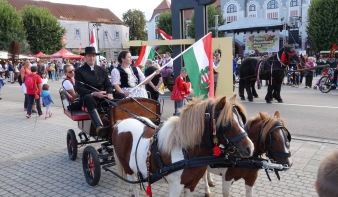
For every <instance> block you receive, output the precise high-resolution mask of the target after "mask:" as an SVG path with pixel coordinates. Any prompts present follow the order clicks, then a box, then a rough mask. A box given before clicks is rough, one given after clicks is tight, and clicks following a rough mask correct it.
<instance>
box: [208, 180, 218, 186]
mask: <svg viewBox="0 0 338 197" xmlns="http://www.w3.org/2000/svg"><path fill="white" fill-rule="evenodd" d="M208 185H209V187H215V186H216V184H215V183H214V182H213V181H210V182H208Z"/></svg>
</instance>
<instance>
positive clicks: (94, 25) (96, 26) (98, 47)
mask: <svg viewBox="0 0 338 197" xmlns="http://www.w3.org/2000/svg"><path fill="white" fill-rule="evenodd" d="M93 27H94V28H96V32H97V33H96V35H97V50H98V51H97V52H98V53H99V63H100V56H101V53H100V52H99V51H100V40H99V30H100V27H101V23H94V24H93ZM99 66H101V65H99Z"/></svg>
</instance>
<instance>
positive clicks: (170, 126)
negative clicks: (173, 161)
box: [158, 97, 246, 154]
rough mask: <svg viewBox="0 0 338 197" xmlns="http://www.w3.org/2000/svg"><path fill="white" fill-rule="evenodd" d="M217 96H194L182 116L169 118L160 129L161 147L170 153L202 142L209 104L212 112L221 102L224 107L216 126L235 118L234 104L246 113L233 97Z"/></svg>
mask: <svg viewBox="0 0 338 197" xmlns="http://www.w3.org/2000/svg"><path fill="white" fill-rule="evenodd" d="M224 99H225V97H223V98H216V99H207V100H202V99H201V98H193V99H192V101H189V102H188V103H187V104H186V105H185V106H184V107H183V108H182V109H180V112H181V116H180V117H179V118H178V117H171V118H169V119H168V120H167V121H166V122H165V123H164V125H163V127H162V128H161V130H160V131H159V142H158V144H159V149H160V150H161V151H162V152H163V153H166V154H169V153H170V152H171V151H172V150H173V148H175V147H178V148H180V149H182V148H185V149H191V148H194V147H195V146H196V145H198V144H200V143H201V141H202V137H203V134H204V126H205V125H204V121H205V111H206V109H207V107H208V106H209V105H212V106H213V108H212V113H214V111H215V108H216V106H217V105H219V104H223V105H224V107H223V108H222V110H221V113H220V115H219V118H218V120H217V123H216V127H219V126H221V125H225V124H227V122H228V120H231V118H233V111H232V110H229V109H232V105H233V104H235V105H236V106H238V107H239V110H240V111H241V112H242V113H244V114H245V113H246V112H245V110H244V108H243V106H242V105H240V104H239V103H237V102H236V101H232V100H231V99H230V100H229V99H226V100H225V101H224Z"/></svg>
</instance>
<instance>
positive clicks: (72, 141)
mask: <svg viewBox="0 0 338 197" xmlns="http://www.w3.org/2000/svg"><path fill="white" fill-rule="evenodd" d="M67 149H68V157H69V159H71V160H73V161H74V160H75V159H76V158H77V139H76V135H75V132H74V130H73V129H69V130H68V132H67Z"/></svg>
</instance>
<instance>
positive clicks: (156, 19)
mask: <svg viewBox="0 0 338 197" xmlns="http://www.w3.org/2000/svg"><path fill="white" fill-rule="evenodd" d="M158 16H159V15H157V16H156V17H155V22H156V23H157V21H158Z"/></svg>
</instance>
